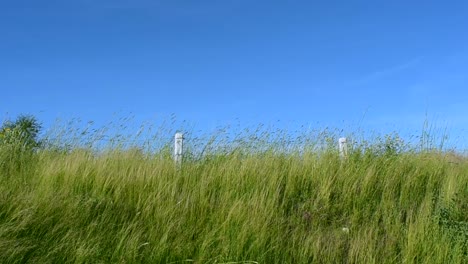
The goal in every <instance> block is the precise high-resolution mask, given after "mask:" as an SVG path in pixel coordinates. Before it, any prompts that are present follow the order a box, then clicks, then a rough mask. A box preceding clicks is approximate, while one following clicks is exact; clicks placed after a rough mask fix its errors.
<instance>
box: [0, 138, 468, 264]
mask: <svg viewBox="0 0 468 264" xmlns="http://www.w3.org/2000/svg"><path fill="white" fill-rule="evenodd" d="M387 143H388V142H387ZM376 145H377V143H376V144H370V146H371V147H372V146H376ZM390 145H391V144H390ZM266 146H267V147H266V148H264V149H263V150H262V151H250V149H249V148H245V149H243V148H242V146H240V147H239V146H237V147H236V148H235V150H232V151H227V152H226V151H213V152H212V153H210V155H206V156H205V157H204V158H199V159H192V160H188V161H186V162H185V163H184V164H183V166H182V168H180V169H177V167H176V166H174V163H173V161H172V159H171V157H170V153H169V152H168V149H167V148H166V150H163V151H161V152H158V153H156V154H146V153H144V152H142V151H138V150H135V149H133V150H122V149H120V150H119V148H111V149H108V150H107V151H105V152H100V153H98V154H96V153H95V152H93V151H92V150H91V149H90V148H78V147H75V148H70V149H69V150H68V151H61V150H53V149H46V150H41V151H36V152H27V151H23V152H22V151H13V152H12V150H11V149H9V148H6V147H0V162H1V163H0V173H1V174H0V260H1V263H192V262H194V263H468V162H467V160H466V159H465V158H462V157H459V156H456V155H453V154H452V155H449V154H446V153H442V152H435V151H433V152H422V151H411V150H405V151H393V150H396V148H392V149H390V150H392V151H389V149H388V148H387V149H385V148H384V150H385V151H383V152H379V151H370V150H368V151H364V150H363V149H357V150H354V151H351V152H350V156H349V157H348V158H347V160H345V161H341V160H340V158H339V155H338V153H337V151H336V150H334V149H331V148H325V149H322V150H306V151H304V152H294V151H291V152H288V153H285V152H284V151H283V152H281V151H278V149H277V147H275V145H268V144H267V145H266ZM386 146H387V147H388V146H389V144H387V145H386ZM370 149H372V148H370ZM374 149H378V148H374ZM343 228H347V229H348V230H349V232H345V231H343Z"/></svg>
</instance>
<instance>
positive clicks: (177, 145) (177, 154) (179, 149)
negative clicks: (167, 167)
mask: <svg viewBox="0 0 468 264" xmlns="http://www.w3.org/2000/svg"><path fill="white" fill-rule="evenodd" d="M183 144H184V135H183V134H182V133H176V134H175V137H174V161H175V163H176V164H177V165H178V166H180V165H181V164H182V156H183Z"/></svg>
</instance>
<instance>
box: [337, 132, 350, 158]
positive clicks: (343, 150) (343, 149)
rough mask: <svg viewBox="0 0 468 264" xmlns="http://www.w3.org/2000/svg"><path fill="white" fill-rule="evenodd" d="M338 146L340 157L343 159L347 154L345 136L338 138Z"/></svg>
mask: <svg viewBox="0 0 468 264" xmlns="http://www.w3.org/2000/svg"><path fill="white" fill-rule="evenodd" d="M338 148H339V150H340V158H341V159H345V158H346V157H347V156H348V143H347V141H346V138H344V137H343V138H340V139H339V140H338Z"/></svg>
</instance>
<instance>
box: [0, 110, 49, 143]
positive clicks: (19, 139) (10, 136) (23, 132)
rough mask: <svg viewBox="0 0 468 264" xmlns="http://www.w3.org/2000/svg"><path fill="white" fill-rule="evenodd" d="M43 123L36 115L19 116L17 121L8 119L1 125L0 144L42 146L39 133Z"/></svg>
mask: <svg viewBox="0 0 468 264" xmlns="http://www.w3.org/2000/svg"><path fill="white" fill-rule="evenodd" d="M40 130H41V125H40V124H39V122H38V121H37V120H36V118H35V117H34V116H26V115H21V116H19V117H18V118H17V119H16V121H15V122H11V121H6V122H5V123H4V124H3V125H2V126H1V127H0V145H1V146H2V147H4V146H9V147H14V148H20V149H34V148H37V147H39V146H40V142H39V140H38V135H39V132H40Z"/></svg>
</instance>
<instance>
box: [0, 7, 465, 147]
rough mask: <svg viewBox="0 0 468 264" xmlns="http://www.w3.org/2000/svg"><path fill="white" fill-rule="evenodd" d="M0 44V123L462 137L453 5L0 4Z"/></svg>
mask: <svg viewBox="0 0 468 264" xmlns="http://www.w3.org/2000/svg"><path fill="white" fill-rule="evenodd" d="M0 38H1V41H0V91H1V96H0V115H2V116H3V119H5V118H8V117H10V118H14V117H15V116H16V115H18V114H20V113H29V114H34V115H36V116H37V117H38V118H39V119H40V120H41V121H42V122H44V124H45V125H48V124H51V123H52V121H53V120H55V119H56V118H62V119H68V118H72V117H78V118H82V119H84V120H94V121H96V122H97V123H104V122H108V121H109V120H111V119H112V118H113V116H114V114H115V113H118V114H119V115H126V114H129V113H133V114H134V115H135V116H136V118H137V119H138V120H155V119H158V118H167V117H169V116H170V115H171V114H175V116H176V117H177V120H187V121H188V122H190V123H192V124H194V126H196V127H197V128H199V129H201V130H207V131H209V130H210V129H213V127H216V126H218V125H224V124H228V123H230V122H234V120H237V121H236V122H239V123H240V124H241V125H244V124H245V125H246V126H248V125H252V124H258V123H265V124H269V123H274V122H277V120H280V122H279V123H277V124H279V126H284V127H287V126H291V124H293V125H292V126H296V125H316V126H320V127H326V126H331V127H338V128H340V127H346V128H349V127H354V128H356V127H359V128H360V129H363V130H369V131H378V132H384V133H385V132H388V131H393V130H397V131H417V130H420V129H421V127H422V126H423V123H424V121H425V120H426V119H429V121H430V122H432V123H434V124H435V125H437V126H442V127H446V128H448V129H449V130H450V131H451V134H452V136H454V137H456V138H459V137H464V135H465V134H466V132H467V129H468V89H467V88H468V87H467V84H468V2H467V1H375V0H374V1H352V0H350V1H300V0H288V1H254V0H223V1H213V0H202V1H189V0H186V1H182V0H153V1H149V0H114V1H111V0H74V1H59V0H42V1H33V0H31V1H27V0H11V1H8V0H1V1H0ZM410 133H411V132H410Z"/></svg>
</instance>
